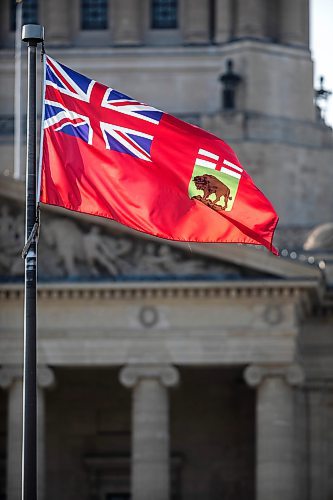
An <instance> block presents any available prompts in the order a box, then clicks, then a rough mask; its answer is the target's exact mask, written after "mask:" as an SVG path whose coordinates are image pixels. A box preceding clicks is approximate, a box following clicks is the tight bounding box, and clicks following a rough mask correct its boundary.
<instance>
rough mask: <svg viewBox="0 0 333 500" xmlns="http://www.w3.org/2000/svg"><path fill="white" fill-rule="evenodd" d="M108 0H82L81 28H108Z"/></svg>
mask: <svg viewBox="0 0 333 500" xmlns="http://www.w3.org/2000/svg"><path fill="white" fill-rule="evenodd" d="M107 25H108V23H107V0H81V28H82V29H83V30H105V29H107Z"/></svg>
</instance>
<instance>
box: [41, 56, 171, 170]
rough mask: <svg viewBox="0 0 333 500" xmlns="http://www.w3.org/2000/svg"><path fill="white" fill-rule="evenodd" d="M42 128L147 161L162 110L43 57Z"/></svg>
mask: <svg viewBox="0 0 333 500" xmlns="http://www.w3.org/2000/svg"><path fill="white" fill-rule="evenodd" d="M44 109H45V111H44V113H45V116H44V129H47V128H49V127H52V128H53V130H54V131H55V132H62V133H64V134H68V135H72V136H74V137H78V138H79V139H81V140H83V141H85V142H86V143H88V144H89V145H91V146H95V147H98V148H105V149H111V150H113V151H118V152H119V153H125V154H128V155H131V156H134V157H135V158H138V159H141V160H145V161H148V162H150V161H151V147H152V142H153V139H154V133H155V132H156V127H157V126H158V124H159V122H160V120H161V118H162V115H163V113H162V111H159V110H157V109H155V108H153V107H152V106H148V105H146V104H143V103H141V102H138V101H136V100H135V99H132V98H131V97H128V96H127V95H125V94H122V93H121V92H118V91H117V90H114V89H112V88H108V87H106V86H104V85H102V84H100V83H98V82H96V81H95V80H90V79H89V78H87V77H86V76H83V75H81V74H80V73H77V72H76V71H73V70H72V69H70V68H67V67H66V66H64V65H62V64H60V63H58V62H57V61H55V60H54V59H51V58H50V57H49V56H47V58H46V76H45V108H44Z"/></svg>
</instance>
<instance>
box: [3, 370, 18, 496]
mask: <svg viewBox="0 0 333 500" xmlns="http://www.w3.org/2000/svg"><path fill="white" fill-rule="evenodd" d="M0 386H1V387H2V388H3V389H8V413H7V460H6V465H7V469H6V481H7V486H6V490H7V497H6V498H7V500H20V498H21V489H22V414H23V413H22V408H23V368H22V367H21V366H4V367H2V368H1V370H0Z"/></svg>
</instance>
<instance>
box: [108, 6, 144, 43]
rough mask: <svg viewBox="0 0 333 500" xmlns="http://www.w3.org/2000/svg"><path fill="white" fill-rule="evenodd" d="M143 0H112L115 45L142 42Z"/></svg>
mask: <svg viewBox="0 0 333 500" xmlns="http://www.w3.org/2000/svg"><path fill="white" fill-rule="evenodd" d="M142 10H143V5H142V0H141V1H140V0H115V1H112V16H111V17H112V41H113V43H114V44H115V45H139V44H141V43H142V38H143V29H142V21H143V16H142Z"/></svg>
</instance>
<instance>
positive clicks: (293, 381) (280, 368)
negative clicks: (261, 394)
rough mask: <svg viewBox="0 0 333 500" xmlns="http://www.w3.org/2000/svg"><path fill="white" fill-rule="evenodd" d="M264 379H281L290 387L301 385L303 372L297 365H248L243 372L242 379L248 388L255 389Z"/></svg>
mask: <svg viewBox="0 0 333 500" xmlns="http://www.w3.org/2000/svg"><path fill="white" fill-rule="evenodd" d="M266 377H283V378H285V380H286V382H287V383H288V384H289V385H292V386H299V385H302V384H303V382H304V379H305V377H304V370H303V368H302V367H301V366H300V365H298V364H292V365H277V366H274V365H271V366H270V365H249V366H247V367H246V369H245V371H244V379H245V381H246V383H247V384H248V385H249V386H250V387H257V386H258V385H260V384H261V382H262V380H263V379H264V378H266Z"/></svg>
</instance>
